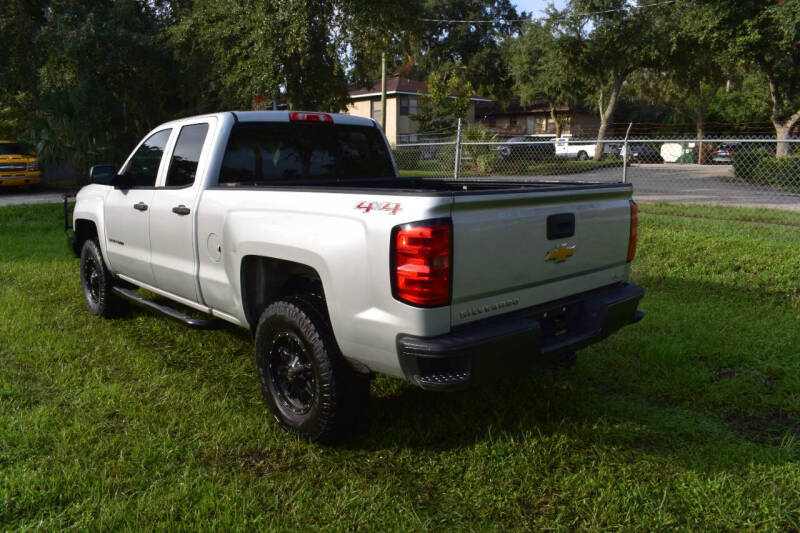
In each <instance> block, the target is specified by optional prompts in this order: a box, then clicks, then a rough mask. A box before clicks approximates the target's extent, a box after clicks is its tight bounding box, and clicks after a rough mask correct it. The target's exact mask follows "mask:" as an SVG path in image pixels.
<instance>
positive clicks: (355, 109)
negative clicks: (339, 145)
mask: <svg viewBox="0 0 800 533" xmlns="http://www.w3.org/2000/svg"><path fill="white" fill-rule="evenodd" d="M349 92H350V104H348V106H347V111H346V113H348V114H350V115H356V116H359V117H372V118H373V119H375V120H376V121H377V122H378V123H380V121H381V82H380V80H378V81H376V82H375V83H373V84H372V87H369V88H366V89H365V88H363V87H360V86H358V85H356V84H351V85H350V87H349ZM420 94H428V86H427V85H426V84H425V83H424V82H421V81H415V80H410V79H408V78H400V77H393V78H388V79H387V80H386V128H385V133H386V137H387V138H388V139H389V142H390V143H391V144H397V143H398V142H401V143H403V142H416V141H421V140H433V139H435V136H426V135H425V132H422V133H420V131H419V127H418V124H417V123H416V121H415V120H414V119H412V118H411V116H412V115H416V114H417V110H418V105H419V95H420ZM491 103H492V101H491V100H489V99H488V98H480V97H478V96H475V95H473V96H472V97H470V106H469V111H468V112H467V121H468V122H470V123H474V122H475V117H476V114H475V107H476V105H478V104H491Z"/></svg>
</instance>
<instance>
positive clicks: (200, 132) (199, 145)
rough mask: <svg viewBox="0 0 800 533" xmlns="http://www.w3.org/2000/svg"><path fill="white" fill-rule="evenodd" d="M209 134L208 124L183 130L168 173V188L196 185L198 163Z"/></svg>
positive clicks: (185, 127) (186, 127)
mask: <svg viewBox="0 0 800 533" xmlns="http://www.w3.org/2000/svg"><path fill="white" fill-rule="evenodd" d="M207 133H208V124H192V125H191V126H184V127H183V128H181V133H180V135H178V142H177V143H176V144H175V150H174V151H173V153H172V161H170V163H169V171H168V172H167V182H166V186H167V187H187V186H189V185H191V184H193V183H194V178H195V175H196V174H197V162H198V161H199V160H200V152H201V151H202V150H203V143H205V140H206V134H207Z"/></svg>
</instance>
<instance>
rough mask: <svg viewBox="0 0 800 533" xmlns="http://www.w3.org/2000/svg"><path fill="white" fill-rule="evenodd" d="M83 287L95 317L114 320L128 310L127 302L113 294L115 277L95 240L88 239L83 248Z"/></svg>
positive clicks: (88, 305) (90, 310) (90, 309)
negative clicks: (107, 266)
mask: <svg viewBox="0 0 800 533" xmlns="http://www.w3.org/2000/svg"><path fill="white" fill-rule="evenodd" d="M81 286H82V287H83V298H84V300H85V301H86V307H87V308H88V309H89V312H90V313H92V314H93V315H96V316H102V317H103V318H112V317H115V316H119V315H121V314H123V313H124V312H125V311H126V310H127V309H128V304H127V302H126V301H125V300H123V299H122V298H120V297H119V296H117V295H116V294H114V292H113V289H114V276H113V274H111V272H109V270H108V269H107V268H106V264H105V262H104V261H103V254H102V252H101V251H100V245H99V244H97V241H95V240H94V239H87V240H86V242H84V243H83V247H82V248H81Z"/></svg>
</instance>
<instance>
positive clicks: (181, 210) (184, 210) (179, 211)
mask: <svg viewBox="0 0 800 533" xmlns="http://www.w3.org/2000/svg"><path fill="white" fill-rule="evenodd" d="M172 212H173V213H175V214H176V215H181V216H183V215H188V214H189V213H190V212H191V211H190V210H189V208H188V207H186V206H185V205H178V206H175V207H173V208H172Z"/></svg>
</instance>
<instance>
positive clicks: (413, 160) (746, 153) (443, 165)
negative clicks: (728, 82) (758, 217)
mask: <svg viewBox="0 0 800 533" xmlns="http://www.w3.org/2000/svg"><path fill="white" fill-rule="evenodd" d="M492 137H493V140H490V141H483V140H479V141H475V140H468V139H463V138H461V137H460V136H458V135H457V136H454V137H451V138H444V139H442V138H441V137H439V138H437V140H436V141H434V142H428V141H426V142H414V143H410V142H409V143H402V144H398V145H396V146H394V147H393V152H394V156H395V160H396V161H397V166H398V168H399V170H400V174H401V175H403V176H418V177H427V178H439V179H461V180H469V179H476V180H481V179H490V178H491V179H502V180H519V181H531V180H536V181H551V182H562V181H563V182H567V181H569V182H575V181H579V182H619V181H626V182H630V183H632V184H633V186H634V196H635V197H636V198H637V199H639V200H645V201H665V202H679V203H713V204H732V205H748V206H764V207H780V208H788V209H796V210H800V138H791V139H785V140H784V139H782V140H780V141H776V139H775V138H774V137H773V138H768V137H766V136H764V137H747V138H736V137H725V138H705V139H687V138H642V137H637V138H628V139H624V138H622V139H619V138H618V139H604V140H602V141H598V140H596V139H577V138H560V139H556V138H553V137H545V136H533V135H525V136H515V137H507V138H504V139H499V138H498V137H497V136H496V135H492Z"/></svg>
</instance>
